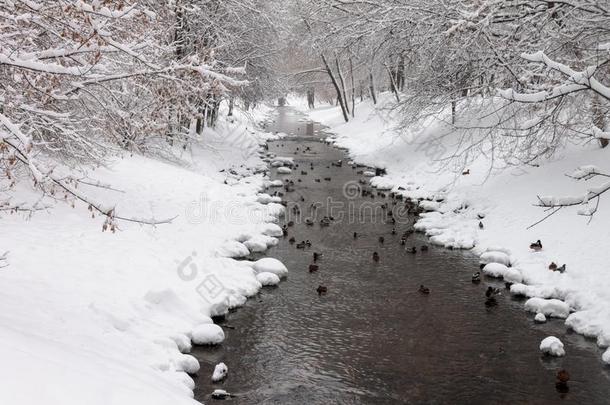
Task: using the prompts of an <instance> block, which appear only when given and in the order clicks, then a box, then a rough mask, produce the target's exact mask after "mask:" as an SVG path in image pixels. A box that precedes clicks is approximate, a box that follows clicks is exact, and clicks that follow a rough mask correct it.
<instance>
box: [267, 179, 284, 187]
mask: <svg viewBox="0 0 610 405" xmlns="http://www.w3.org/2000/svg"><path fill="white" fill-rule="evenodd" d="M267 184H268V185H269V187H282V186H284V183H283V182H282V180H273V181H270V182H269V183H267Z"/></svg>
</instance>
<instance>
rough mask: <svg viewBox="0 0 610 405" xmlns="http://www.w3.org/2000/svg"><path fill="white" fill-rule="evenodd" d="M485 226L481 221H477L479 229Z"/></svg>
mask: <svg viewBox="0 0 610 405" xmlns="http://www.w3.org/2000/svg"><path fill="white" fill-rule="evenodd" d="M483 228H485V225H483V222H481V221H479V229H483Z"/></svg>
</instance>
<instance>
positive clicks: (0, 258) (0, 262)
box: [0, 251, 8, 269]
mask: <svg viewBox="0 0 610 405" xmlns="http://www.w3.org/2000/svg"><path fill="white" fill-rule="evenodd" d="M7 260H8V251H6V252H4V253H2V254H1V255H0V269H1V268H3V267H7V266H8V263H7Z"/></svg>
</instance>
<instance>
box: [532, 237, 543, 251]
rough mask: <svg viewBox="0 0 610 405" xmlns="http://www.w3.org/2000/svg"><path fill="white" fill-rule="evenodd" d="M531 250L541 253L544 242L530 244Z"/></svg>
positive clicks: (538, 241)
mask: <svg viewBox="0 0 610 405" xmlns="http://www.w3.org/2000/svg"><path fill="white" fill-rule="evenodd" d="M530 249H532V250H533V251H535V252H539V251H541V250H542V242H541V241H540V239H538V240H537V241H536V242H534V243H530Z"/></svg>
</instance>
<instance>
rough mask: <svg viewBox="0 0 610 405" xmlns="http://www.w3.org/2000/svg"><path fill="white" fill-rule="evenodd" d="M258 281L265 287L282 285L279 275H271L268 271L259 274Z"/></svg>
mask: <svg viewBox="0 0 610 405" xmlns="http://www.w3.org/2000/svg"><path fill="white" fill-rule="evenodd" d="M256 279H257V280H258V282H259V283H261V284H262V285H263V286H270V285H278V284H279V283H280V278H279V277H278V276H277V274H274V273H270V272H268V271H263V272H261V273H258V274H257V275H256Z"/></svg>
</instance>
